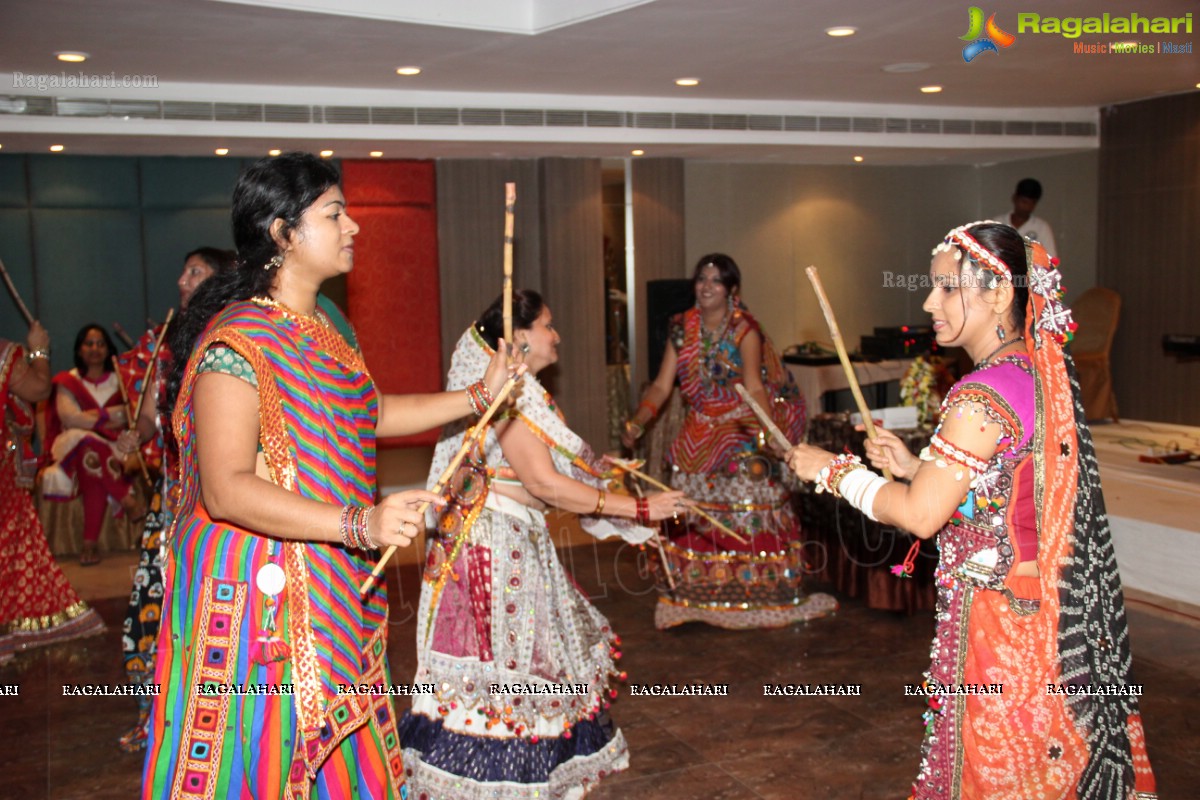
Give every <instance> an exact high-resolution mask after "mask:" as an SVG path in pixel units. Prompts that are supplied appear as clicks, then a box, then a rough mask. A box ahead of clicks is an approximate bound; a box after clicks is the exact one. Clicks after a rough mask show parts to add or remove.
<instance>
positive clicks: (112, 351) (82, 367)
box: [71, 322, 117, 375]
mask: <svg viewBox="0 0 1200 800" xmlns="http://www.w3.org/2000/svg"><path fill="white" fill-rule="evenodd" d="M88 331H100V335H101V336H103V337H104V344H106V345H107V346H108V358H106V359H104V374H105V375H107V374H108V373H110V372H112V357H113V356H115V355H116V354H117V348H116V345H114V344H113V340H112V337H111V336H109V335H108V331H107V330H106V329H105V328H104V326H103V325H100V324H98V323H95V322H89V323H88V324H87V325H84V326H83V327H82V328H80V329H79V333H77V334H75V347H74V348H73V349H72V350H71V357H72V359H73V360H74V363H75V369H77V370H79V374H80V375H87V369H88V368H87V364H85V363H84V362H83V358H82V357H81V356H80V355H79V348H80V347H82V346H83V340H84V339H86V338H87V335H88Z"/></svg>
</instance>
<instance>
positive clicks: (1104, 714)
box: [788, 222, 1156, 800]
mask: <svg viewBox="0 0 1200 800" xmlns="http://www.w3.org/2000/svg"><path fill="white" fill-rule="evenodd" d="M1057 263H1058V262H1057V260H1052V259H1050V257H1049V256H1048V255H1047V254H1046V251H1045V249H1044V248H1043V247H1042V246H1041V245H1040V244H1037V243H1036V242H1030V241H1027V240H1024V239H1022V238H1021V236H1020V234H1019V233H1017V231H1016V230H1014V229H1013V228H1010V227H1009V226H1007V225H1000V224H998V223H990V222H988V223H974V224H972V225H964V226H962V227H960V228H955V229H954V230H952V231H950V233H948V234H947V235H946V238H945V239H944V240H943V242H942V243H941V244H939V245H938V246H937V247H936V248H935V249H934V252H933V262H932V265H931V273H932V279H933V289H932V291H931V292H930V293H929V297H928V298H927V299H926V300H925V304H924V308H925V310H926V311H927V312H929V314H930V315H931V316H932V318H933V329H934V332H935V334H936V337H937V341H938V344H940V345H942V346H945V347H948V346H959V347H962V348H964V349H965V350H966V352H967V353H968V354H969V355H970V356H971V357H972V359H974V360H975V369H974V370H973V371H971V372H970V373H969V374H967V375H966V376H965V377H964V378H963V379H962V380H961V381H959V382H958V383H956V384H955V385H954V387H953V388H952V389H951V390H950V392H949V393H948V394H947V396H946V399H945V401H944V402H943V403H942V414H941V421H940V423H939V426H938V428H937V430H936V431H935V433H934V435H933V437H932V440H931V441H930V444H929V447H928V448H926V449H925V450H924V451H922V453H921V455H920V456H919V457H916V456H913V455H912V454H911V453H909V452H908V451H907V450H906V449H905V447H904V445H903V444H901V442H900V440H899V439H897V438H896V437H895V436H894V435H892V434H890V433H888V432H887V431H880V432H879V438H878V439H877V440H876V441H874V442H868V444H867V455H868V457H869V459H870V460H871V462H872V464H873V465H874V466H875V467H877V468H881V469H882V468H883V467H887V468H889V469H890V470H891V471H892V474H893V475H895V476H896V478H897V480H896V481H895V482H889V481H886V480H884V479H883V478H881V477H879V476H878V475H875V474H874V473H873V472H870V471H869V470H867V469H866V468H865V467H864V465H863V464H861V463H860V462H859V461H858V459H857V458H855V457H853V456H849V455H842V456H834V455H832V454H830V453H826V452H825V451H823V450H819V449H817V448H814V447H808V446H799V447H796V448H793V450H792V451H791V452H790V453H789V457H788V462H789V464H790V466H791V467H792V469H793V470H795V472H796V474H797V475H799V476H800V477H801V478H803V479H805V480H810V481H815V482H816V484H817V491H829V492H833V493H834V494H835V495H838V496H840V497H843V498H845V499H846V500H848V501H849V502H850V504H851V505H853V506H855V507H856V508H858V509H859V510H861V511H862V512H863V513H865V514H867V516H869V517H871V518H872V519H875V520H878V521H880V522H883V523H885V524H889V525H895V526H897V527H901V528H904V529H906V530H908V531H911V532H912V533H914V534H915V535H917V536H918V537H921V538H929V537H931V536H933V535H935V534H936V535H937V537H938V549H939V550H940V559H939V563H938V568H937V573H936V580H937V617H936V624H937V628H936V632H935V634H934V640H933V648H932V650H931V657H932V663H931V664H930V667H929V671H928V672H927V673H926V675H925V683H924V686H923V690H922V691H923V693H924V694H925V695H926V696H927V697H928V703H929V707H928V709H927V710H926V712H925V723H926V728H925V742H924V745H923V747H922V760H921V766H920V770H919V772H918V774H917V779H916V782H915V784H914V786H913V795H912V796H913V797H914V798H917V799H918V800H933V799H936V800H949V799H951V798H988V799H989V800H1028V798H1032V797H1041V798H1113V799H1120V798H1126V799H1128V798H1138V799H1139V800H1141V799H1142V798H1152V797H1155V796H1156V795H1155V794H1154V791H1155V787H1154V775H1153V772H1152V771H1151V769H1150V761H1149V759H1148V757H1147V756H1146V748H1145V737H1144V734H1143V730H1142V722H1141V716H1140V714H1139V712H1138V704H1137V697H1136V694H1137V693H1138V691H1139V690H1138V688H1137V687H1136V685H1135V684H1133V682H1132V680H1131V676H1130V662H1131V655H1130V649H1129V631H1128V625H1127V623H1126V619H1125V605H1124V599H1123V597H1122V593H1121V580H1120V576H1119V575H1118V574H1117V570H1116V557H1115V554H1114V552H1113V545H1112V536H1111V533H1110V531H1109V528H1108V521H1107V518H1106V516H1105V512H1104V500H1103V497H1102V496H1101V493H1100V484H1099V472H1098V469H1097V465H1096V457H1095V451H1094V448H1093V447H1092V439H1091V433H1090V432H1089V430H1088V428H1087V425H1086V423H1085V421H1084V412H1083V406H1082V404H1081V402H1080V399H1079V393H1078V388H1077V387H1078V384H1077V382H1076V381H1075V379H1074V364H1073V362H1072V361H1071V358H1070V356H1069V355H1068V354H1067V353H1065V352H1064V351H1063V345H1064V344H1065V343H1066V342H1068V341H1069V340H1070V338H1071V334H1072V332H1073V331H1074V329H1075V323H1074V322H1073V321H1072V320H1071V313H1070V311H1069V310H1068V309H1067V308H1066V307H1065V306H1064V305H1063V304H1062V301H1061V295H1062V290H1061V288H1060V286H1059V281H1060V280H1061V275H1060V274H1059V272H1058V270H1057V268H1056V267H1057ZM895 571H896V572H897V573H898V574H903V573H904V571H905V567H897V568H895Z"/></svg>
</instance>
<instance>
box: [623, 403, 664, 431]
mask: <svg viewBox="0 0 1200 800" xmlns="http://www.w3.org/2000/svg"><path fill="white" fill-rule="evenodd" d="M643 408H644V409H646V410H647V411H649V412H650V416H649V417H648V418H647V419H646V422H649V421H650V420H652V419H654V418H655V417H657V416H658V406H656V405H654V403H651V402H650V401H649V400H643V401H642V402H640V403H638V407H637V411H635V412H633V416H632V417H630V418H629V419H627V420H625V430H626V431H628V432H629V433H630V434H632V435H633V438H634V439H640V438H642V434H644V433H645V432H646V426H645V425H643V424H641V423H640V422H638V421H637V415H638V414H640V413H641V411H642V409H643Z"/></svg>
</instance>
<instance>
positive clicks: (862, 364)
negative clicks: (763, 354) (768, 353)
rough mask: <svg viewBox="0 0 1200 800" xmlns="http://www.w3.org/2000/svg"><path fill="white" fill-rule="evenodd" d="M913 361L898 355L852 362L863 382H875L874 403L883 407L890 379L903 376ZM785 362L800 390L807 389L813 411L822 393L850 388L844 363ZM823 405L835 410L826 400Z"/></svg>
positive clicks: (806, 400) (805, 397)
mask: <svg viewBox="0 0 1200 800" xmlns="http://www.w3.org/2000/svg"><path fill="white" fill-rule="evenodd" d="M912 362H913V359H911V358H896V359H889V360H886V361H872V362H867V361H856V362H852V365H853V367H854V375H855V377H857V378H858V383H859V385H860V386H871V385H874V386H875V392H876V395H875V403H874V406H875V407H876V408H882V407H884V406H886V405H887V384H888V382H889V381H898V380H900V379H901V378H903V377H904V374H905V373H906V372H908V368H909V366H911V365H912ZM784 364H785V366H786V367H787V368H788V372H790V373H792V377H793V378H795V380H796V384H797V385H798V386H799V387H800V391H801V392H803V393H804V400H805V402H806V403H808V407H809V411H810V413H812V412H815V411H816V404H817V403H819V402H821V396H822V395H824V394H825V393H826V392H834V391H837V390H839V389H849V388H850V381H849V379H847V377H846V373H845V371H844V370H843V369H842V365H841V364H840V363H834V364H826V365H823V366H819V367H811V366H806V365H804V364H788V363H787V362H784ZM821 409H822V410H832V409H826V408H825V405H824V404H823V403H822V405H821Z"/></svg>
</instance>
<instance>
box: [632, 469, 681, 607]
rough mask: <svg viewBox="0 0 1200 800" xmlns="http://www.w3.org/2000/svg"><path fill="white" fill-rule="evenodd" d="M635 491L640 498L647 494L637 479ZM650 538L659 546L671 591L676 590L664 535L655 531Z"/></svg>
mask: <svg viewBox="0 0 1200 800" xmlns="http://www.w3.org/2000/svg"><path fill="white" fill-rule="evenodd" d="M633 493H634V494H636V495H637V496H638V497H639V498H642V497H645V496H646V493H645V492H643V491H642V485H641V484H640V483H638V482H637V481H634V482H633ZM650 538H651V539H652V540H654V546H655V547H657V548H658V557H659V558H660V559H662V565H663V574H664V575H666V576H667V586H669V587H670V588H671V591H672V592H674V591H675V578H674V577H672V575H671V562H670V561H668V560H667V551H666V549H665V548H664V547H663V543H662V537H661V536H659V535H658V531H655V532H654V534H653V535H652V536H651V537H650Z"/></svg>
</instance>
